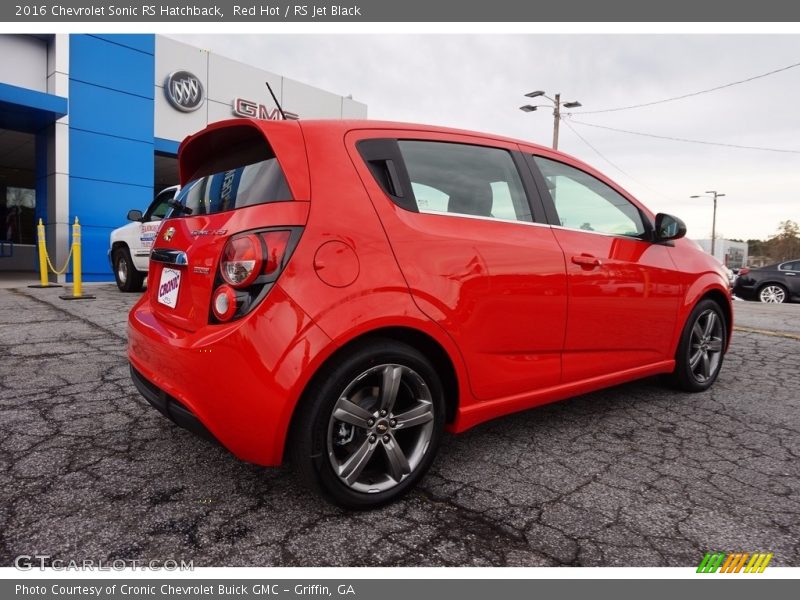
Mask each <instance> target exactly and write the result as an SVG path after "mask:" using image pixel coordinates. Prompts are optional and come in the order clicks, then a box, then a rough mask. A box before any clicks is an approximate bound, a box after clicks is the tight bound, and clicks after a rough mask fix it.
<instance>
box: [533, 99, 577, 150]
mask: <svg viewBox="0 0 800 600" xmlns="http://www.w3.org/2000/svg"><path fill="white" fill-rule="evenodd" d="M525 96H526V97H528V98H538V97H539V96H541V97H544V98H547V99H548V100H550V102H552V103H553V150H558V129H559V126H560V124H561V107H562V106H563V107H564V108H578V107H579V106H582V104H581V103H580V102H577V101H575V102H561V94H560V93H559V94H556V95H555V96H556V97H555V98H551V97H550V96H548V95H547V94H545V93H544V92H543V91H541V90H537V91H535V92H530V93H528V94H525ZM537 108H548V106H547V105H546V104H535V105H534V104H526V105H525V106H520V107H519V109H520V110H521V111H522V112H534V111H535V110H536V109H537Z"/></svg>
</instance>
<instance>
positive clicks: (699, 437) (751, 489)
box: [0, 285, 800, 566]
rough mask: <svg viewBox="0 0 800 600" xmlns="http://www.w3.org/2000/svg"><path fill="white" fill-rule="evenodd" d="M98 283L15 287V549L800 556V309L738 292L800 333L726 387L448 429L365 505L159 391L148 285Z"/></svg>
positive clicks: (617, 560)
mask: <svg viewBox="0 0 800 600" xmlns="http://www.w3.org/2000/svg"><path fill="white" fill-rule="evenodd" d="M88 290H89V291H90V292H91V293H96V294H97V297H98V298H97V300H94V301H83V302H66V301H63V300H59V299H58V297H57V296H58V294H59V293H63V290H52V289H51V290H34V289H27V288H18V289H10V290H0V566H11V564H12V562H13V559H14V557H15V556H17V555H19V554H34V553H39V554H48V555H50V556H52V557H53V558H60V559H63V560H82V559H94V560H98V559H104V560H111V559H117V558H124V559H139V560H166V559H178V560H180V559H183V560H187V561H188V560H193V561H194V565H195V566H333V565H347V566H454V565H458V566H537V565H542V566H552V565H556V566H557V565H576V566H577V565H581V566H693V565H697V564H698V562H699V561H700V559H701V558H702V556H703V554H704V553H705V552H706V551H735V550H740V551H756V550H760V551H770V552H774V554H775V557H774V559H773V562H772V564H773V565H784V566H800V461H798V458H800V410H798V409H800V394H798V393H797V390H798V381H800V380H799V379H798V377H797V373H798V372H800V336H797V335H796V334H795V333H793V332H794V331H796V324H797V323H798V316H800V305H793V306H792V305H784V306H774V307H764V306H761V305H757V304H751V303H745V302H737V303H736V319H737V325H740V326H742V327H744V328H748V327H749V328H751V329H758V330H760V331H766V330H771V331H777V332H782V333H780V334H779V335H776V334H771V333H769V331H767V333H753V332H752V331H746V332H737V333H736V335H735V337H734V341H733V345H732V348H731V350H730V352H729V354H728V356H727V357H726V360H725V365H724V367H723V371H722V373H721V375H720V377H719V380H718V382H717V383H716V385H715V386H714V387H713V388H712V389H711V390H710V391H708V392H706V393H702V394H693V395H688V394H683V393H679V392H675V391H673V390H671V389H668V388H665V387H663V386H661V385H660V383H659V382H658V380H656V379H649V380H645V381H640V382H636V383H632V384H629V385H624V386H620V387H616V388H613V389H609V390H605V391H602V392H597V393H593V394H589V395H585V396H581V397H579V398H574V399H572V400H568V401H565V402H560V403H557V404H553V405H549V406H546V407H543V408H539V409H536V410H531V411H528V412H524V413H520V414H516V415H512V416H509V417H506V418H502V419H499V420H497V421H494V422H491V423H488V424H485V425H482V426H480V427H477V428H475V429H473V430H471V431H469V432H467V433H466V434H463V435H461V436H458V437H453V436H448V437H446V439H445V441H444V444H443V447H442V449H441V452H440V454H439V457H438V458H437V460H436V461H435V463H434V466H433V468H432V470H431V472H430V474H429V475H428V476H427V477H426V478H425V479H424V481H423V482H422V485H421V486H420V487H419V488H418V489H417V490H415V491H413V492H412V493H411V494H409V495H408V496H407V497H406V498H404V499H403V500H402V501H400V502H398V503H395V504H393V505H391V506H388V507H385V508H383V509H381V510H378V511H373V512H369V513H348V512H346V511H342V510H340V509H338V508H335V507H332V506H330V505H328V504H326V503H325V502H323V501H321V500H320V499H318V498H317V497H316V496H314V495H312V494H310V493H308V492H307V491H306V490H305V488H303V487H302V486H301V485H300V483H299V482H298V480H297V478H296V477H295V476H294V475H293V473H292V472H291V471H290V470H289V469H285V468H284V469H266V468H261V467H256V466H253V465H249V464H245V463H242V462H239V461H238V460H236V459H235V458H233V457H232V456H231V455H229V454H228V453H227V452H225V451H224V450H222V449H221V448H218V447H215V446H213V445H210V444H208V443H206V442H204V441H202V440H200V439H197V438H195V437H194V436H192V435H191V434H189V433H187V432H185V431H183V430H181V429H179V428H177V427H175V426H173V425H172V424H171V423H169V422H168V421H167V420H166V419H164V418H163V417H162V416H161V415H160V414H159V413H157V412H156V411H155V410H153V409H152V408H150V407H149V405H148V404H147V403H146V402H145V401H144V400H143V399H142V398H140V397H139V395H138V393H137V392H136V391H135V389H134V387H133V385H132V384H131V382H130V379H129V375H128V368H127V362H126V359H125V318H126V313H127V310H128V308H129V307H130V306H131V305H132V304H133V302H134V301H135V300H136V296H135V295H126V294H120V293H119V292H117V291H116V288H115V287H114V286H113V285H100V286H90V287H88ZM765 310H768V311H769V310H771V311H772V313H770V314H769V315H766V316H765V313H764V311H765ZM748 324H749V325H748ZM787 332H788V333H787Z"/></svg>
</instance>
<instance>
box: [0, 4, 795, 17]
mask: <svg viewBox="0 0 800 600" xmlns="http://www.w3.org/2000/svg"><path fill="white" fill-rule="evenodd" d="M0 18H2V20H3V21H8V22H18V23H22V22H26V23H45V22H86V23H91V22H119V21H121V22H153V23H156V22H181V23H186V22H193V21H194V22H220V21H250V22H251V21H261V22H282V21H286V22H297V21H305V22H342V23H348V22H349V23H357V22H365V23H368V22H641V21H646V22H787V21H798V20H800V3H798V2H787V1H786V0H760V1H759V2H745V1H744V0H704V1H702V2H698V1H697V0H671V1H670V2H643V1H642V0H604V1H602V2H598V1H597V0H571V1H570V2H545V1H544V0H539V1H527V2H522V1H520V0H491V1H488V0H436V1H431V0H402V1H387V0H361V1H359V0H355V1H353V0H341V1H340V2H324V1H317V2H314V1H308V0H306V1H302V0H301V1H300V2H285V1H284V2H281V1H277V2H273V1H253V0H233V1H231V0H216V1H215V0H195V1H187V0H166V1H161V2H154V1H153V0H149V1H148V0H145V1H144V2H136V1H133V2H132V1H130V0H56V1H51V0H40V1H33V2H24V1H20V0H17V1H16V2H15V1H13V0H12V1H11V2H3V3H1V4H0Z"/></svg>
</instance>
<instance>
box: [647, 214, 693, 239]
mask: <svg viewBox="0 0 800 600" xmlns="http://www.w3.org/2000/svg"><path fill="white" fill-rule="evenodd" d="M685 235H686V224H685V223H684V222H683V221H681V220H680V219H679V218H678V217H674V216H672V215H668V214H666V213H658V214H657V215H656V230H655V232H654V233H653V237H654V238H655V241H656V242H666V241H669V240H678V239H680V238H682V237H683V236H685Z"/></svg>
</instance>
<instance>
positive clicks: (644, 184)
mask: <svg viewBox="0 0 800 600" xmlns="http://www.w3.org/2000/svg"><path fill="white" fill-rule="evenodd" d="M563 120H564V124H565V125H566V126H567V127H569V128H570V130H571V131H572V133H574V134H575V135H576V136H578V139H580V140H581V141H582V142H583V143H584V144H586V145H587V146H589V148H591V149H592V150H593V151H594V153H595V154H597V156H599V157H600V158H602V159H603V160H604V161H606V162H607V163H608V164H610V165H611V166H612V167H614V168H615V169H616V170H617V171H619V172H620V173H622V174H623V175H625V176H626V177H627V178H629V179H630V180H631V181H635V182H636V183H638V184H639V185H641V186H642V187H643V188H645V189H647V190H650V191H651V192H653V193H654V194H658V195H659V196H661V197H662V198H665V199H666V200H669V201H671V202H672V201H673V200H672V198H670V197H669V196H666V195H664V194H663V193H661V192H659V191H658V190H656V189H653V188H652V187H650V186H649V185H647V184H646V183H644V182H642V181H640V180H639V179H637V178H636V177H634V176H633V175H631V174H630V173H628V172H627V171H625V170H623V169H622V167H620V166H618V165H617V164H615V163H614V162H612V161H611V159H610V158H608V157H607V156H605V155H604V154H603V153H602V152H600V150H598V149H597V148H595V147H594V146H593V145H592V144H591V143H590V142H589V140H587V139H586V138H585V137H583V136H582V135H581V134H580V133H578V131H576V130H575V128H574V127H573V126H572V124H571V123H570V122H569V121H567V120H566V119H563Z"/></svg>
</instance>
